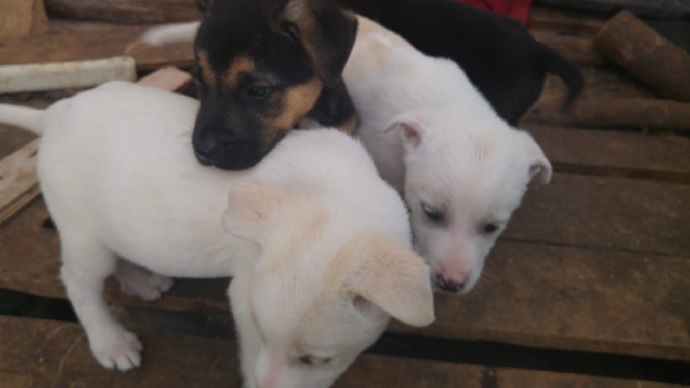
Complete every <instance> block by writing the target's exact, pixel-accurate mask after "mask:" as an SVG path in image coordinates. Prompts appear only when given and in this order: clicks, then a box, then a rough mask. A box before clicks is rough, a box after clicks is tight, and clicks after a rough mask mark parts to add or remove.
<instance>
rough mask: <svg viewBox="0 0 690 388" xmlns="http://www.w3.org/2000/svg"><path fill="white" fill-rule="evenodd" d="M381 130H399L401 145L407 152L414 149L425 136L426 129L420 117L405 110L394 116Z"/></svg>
mask: <svg viewBox="0 0 690 388" xmlns="http://www.w3.org/2000/svg"><path fill="white" fill-rule="evenodd" d="M383 131H384V132H390V131H400V136H401V137H402V140H403V146H404V147H405V150H406V151H407V152H412V151H414V150H416V149H417V148H418V147H419V145H420V144H422V141H423V140H424V137H425V136H426V129H425V128H424V125H423V124H422V120H421V117H420V115H419V114H417V113H415V112H405V113H403V114H400V115H398V116H396V117H395V118H393V120H391V121H389V122H388V124H386V127H385V129H384V130H383Z"/></svg>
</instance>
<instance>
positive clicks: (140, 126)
mask: <svg viewBox="0 0 690 388" xmlns="http://www.w3.org/2000/svg"><path fill="white" fill-rule="evenodd" d="M196 111H197V102H196V101H195V100H193V99H190V98H187V97H184V96H181V95H177V94H174V93H169V92H166V91H163V90H159V89H154V88H148V87H144V86H140V85H135V84H129V83H123V82H112V83H109V84H105V85H103V86H100V87H98V88H95V89H92V90H90V91H86V92H83V93H80V94H79V95H77V96H75V97H73V98H69V99H66V100H62V101H59V102H57V103H55V104H54V105H52V106H51V107H49V108H48V109H47V110H46V111H44V112H41V111H35V110H34V111H31V110H27V109H25V108H21V107H12V106H8V105H2V104H0V122H8V123H17V124H21V123H25V124H29V125H30V126H31V129H32V130H34V131H36V132H38V133H43V139H42V142H41V146H40V150H39V154H38V173H39V178H40V183H41V187H42V189H43V193H44V198H45V200H46V202H47V204H48V208H49V210H50V213H51V215H52V217H53V219H54V221H55V223H56V225H57V227H58V230H59V232H60V240H61V248H62V261H63V265H62V269H61V275H62V279H63V281H64V283H65V286H66V288H67V293H68V295H69V298H70V300H71V302H72V304H73V305H74V307H75V310H76V312H77V315H78V317H79V319H80V321H81V323H82V325H83V326H84V329H85V330H86V333H87V335H88V338H89V343H90V346H91V349H92V351H93V354H94V355H95V357H96V358H97V359H98V361H99V362H100V363H101V364H102V365H103V366H105V367H106V368H117V369H120V370H128V369H130V368H133V367H136V366H138V365H139V364H140V351H141V349H142V345H141V343H140V342H139V340H138V339H137V337H136V336H135V335H134V334H132V333H130V332H129V331H127V330H126V329H124V328H123V327H122V326H121V325H120V324H119V323H118V322H116V321H115V319H114V318H113V317H112V315H111V314H110V312H109V310H108V308H107V306H106V303H105V301H104V299H103V296H102V286H103V281H104V279H105V278H106V277H107V276H109V275H110V274H113V273H116V275H117V276H118V278H119V279H120V281H121V283H122V286H123V289H124V290H125V291H127V292H129V293H133V294H136V295H139V296H142V297H143V298H145V299H154V298H156V297H158V296H160V294H161V293H162V292H164V291H166V290H167V289H168V288H170V287H171V286H172V282H171V280H170V279H169V278H167V277H166V276H186V277H217V276H234V279H233V281H232V282H231V285H230V290H229V296H230V299H231V305H232V311H233V314H234V317H235V319H236V323H237V329H238V334H239V337H240V343H241V362H242V370H243V374H244V377H245V382H246V384H245V385H246V386H247V387H255V386H259V387H325V386H328V385H330V384H331V383H332V382H333V381H334V380H335V379H336V378H337V376H338V375H339V374H340V373H342V371H343V370H345V368H346V367H347V366H348V365H349V364H350V363H351V362H352V361H353V360H354V358H355V357H356V356H357V354H358V353H359V352H361V351H362V350H363V349H364V348H366V347H367V346H369V345H370V344H371V343H372V342H373V341H375V340H376V338H377V337H378V336H379V335H380V333H381V332H382V330H383V329H384V327H385V326H386V323H387V322H388V319H389V318H390V317H391V316H392V317H394V318H397V319H400V320H401V321H403V322H406V323H408V324H412V325H418V326H422V325H426V324H429V323H430V322H431V321H432V320H433V303H432V295H431V285H430V282H429V268H428V266H427V265H426V264H424V262H423V260H422V259H421V258H419V257H418V256H416V255H415V254H414V253H412V252H411V251H410V230H409V227H408V223H407V212H406V209H405V206H404V204H403V202H402V200H401V199H400V197H399V196H398V194H397V193H396V192H395V190H394V189H392V188H391V187H390V186H388V185H387V184H386V183H385V182H383V181H382V180H381V179H380V178H379V177H378V175H377V173H376V170H375V166H374V165H373V163H372V161H371V159H370V158H369V156H368V155H367V153H366V151H365V150H364V148H363V147H362V146H361V145H360V144H359V142H358V141H356V140H353V139H351V138H349V137H348V136H346V135H344V134H342V133H340V132H338V131H336V130H333V129H330V130H328V129H321V130H310V131H293V132H292V133H291V134H289V135H288V136H287V137H286V138H285V139H284V140H283V141H281V142H280V143H279V144H278V146H276V148H275V149H274V150H273V151H272V152H271V153H270V154H269V155H268V156H267V157H266V158H265V159H264V161H262V162H261V163H260V164H259V165H258V166H256V167H255V168H253V169H251V170H247V171H244V172H228V171H220V170H216V169H212V168H205V167H202V166H200V165H199V164H198V163H197V162H196V160H195V159H194V155H193V152H192V149H191V140H190V135H191V133H190V132H191V129H192V127H193V123H194V118H195V114H196ZM36 123H40V125H37V124H36ZM224 229H225V230H224ZM118 256H119V257H123V258H127V260H128V262H125V261H120V260H118V258H117V257H118ZM157 274H161V275H165V276H161V275H157ZM257 325H258V326H257ZM264 341H265V342H264ZM180 351H184V349H180ZM307 354H309V355H310V356H312V357H317V358H320V359H315V362H316V361H318V362H319V364H318V365H312V366H305V365H302V363H300V357H302V361H303V362H304V361H306V359H304V357H303V356H305V355H307ZM325 359H328V361H327V362H325ZM308 361H311V359H310V360H308Z"/></svg>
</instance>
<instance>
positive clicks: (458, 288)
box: [436, 274, 467, 294]
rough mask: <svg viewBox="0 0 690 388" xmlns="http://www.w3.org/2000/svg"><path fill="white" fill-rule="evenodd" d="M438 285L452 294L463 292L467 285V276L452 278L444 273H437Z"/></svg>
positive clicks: (440, 288)
mask: <svg viewBox="0 0 690 388" xmlns="http://www.w3.org/2000/svg"><path fill="white" fill-rule="evenodd" d="M436 285H437V286H438V288H439V290H441V291H443V292H448V293H451V294H457V293H460V292H462V291H463V290H464V289H465V286H466V285H467V278H464V279H463V280H456V279H450V278H447V277H445V276H443V275H442V274H436Z"/></svg>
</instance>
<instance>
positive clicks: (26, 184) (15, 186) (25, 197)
mask: <svg viewBox="0 0 690 388" xmlns="http://www.w3.org/2000/svg"><path fill="white" fill-rule="evenodd" d="M39 143H40V139H34V140H33V141H31V142H29V143H28V144H26V145H25V146H23V147H22V148H20V149H19V150H17V151H16V152H14V153H13V154H12V155H10V156H8V157H6V158H4V159H2V160H0V225H2V224H3V223H4V222H5V221H7V220H8V219H9V218H10V217H12V216H13V215H14V214H15V213H16V212H18V211H19V210H21V209H22V208H23V207H24V206H25V205H26V204H28V203H29V202H31V200H32V199H33V198H35V197H36V195H38V193H39V192H40V189H39V188H38V177H37V176H36V153H37V152H38V145H39Z"/></svg>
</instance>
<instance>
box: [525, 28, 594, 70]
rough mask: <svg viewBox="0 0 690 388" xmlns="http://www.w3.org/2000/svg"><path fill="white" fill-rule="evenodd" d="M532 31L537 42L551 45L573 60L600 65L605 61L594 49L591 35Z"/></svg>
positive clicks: (579, 62)
mask: <svg viewBox="0 0 690 388" xmlns="http://www.w3.org/2000/svg"><path fill="white" fill-rule="evenodd" d="M530 33H531V34H532V36H533V37H534V39H535V40H536V41H537V42H539V43H541V44H543V45H546V46H549V47H551V48H552V49H554V50H556V52H558V53H559V54H561V55H562V56H563V57H564V58H565V59H567V60H569V61H571V62H574V63H578V64H582V65H594V66H598V65H601V63H602V62H603V61H604V59H603V57H602V55H601V54H600V53H599V52H597V51H596V50H595V49H594V46H593V43H592V38H591V37H587V36H583V35H580V34H563V33H560V32H554V31H551V30H540V29H531V30H530Z"/></svg>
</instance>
